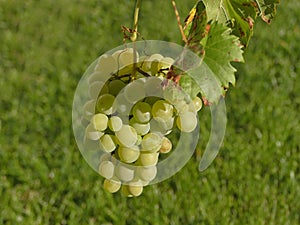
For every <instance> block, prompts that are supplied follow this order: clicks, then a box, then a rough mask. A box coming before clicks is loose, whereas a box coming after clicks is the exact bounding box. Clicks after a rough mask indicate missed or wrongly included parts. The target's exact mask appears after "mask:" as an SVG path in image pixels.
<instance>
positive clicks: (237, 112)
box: [0, 0, 300, 225]
mask: <svg viewBox="0 0 300 225" xmlns="http://www.w3.org/2000/svg"><path fill="white" fill-rule="evenodd" d="M193 3H194V0H187V1H178V8H179V10H180V13H181V14H182V15H186V14H187V13H188V10H189V8H191V7H192V5H193ZM133 5H134V1H127V0H114V1H111V0H101V1H95V0H89V1H83V0H77V1H74V0H63V1H51V0H43V1H34V0H28V1H17V0H10V1H8V0H6V1H5V0H0V93H1V94H0V169H1V170H0V224H32V225H34V224H103V225H108V224H116V225H119V224H120V225H122V224H141V225H144V224H212V225H213V224H274V225H275V224H276V225H277V224H287V225H288V224H295V225H296V224H299V223H300V215H299V212H300V201H299V199H300V169H299V168H300V165H299V164H300V144H299V143H300V141H299V138H300V116H299V112H300V94H299V91H300V79H299V73H300V71H299V61H300V45H299V40H300V28H299V24H300V17H299V13H300V3H299V2H298V1H296V0H293V1H292V0H290V1H283V2H282V3H281V5H280V6H279V8H278V16H277V17H276V19H275V20H274V22H273V23H272V25H271V26H268V25H265V24H263V23H262V22H258V23H257V24H256V27H255V34H254V38H253V39H252V40H251V42H250V47H249V49H248V50H247V52H246V54H245V60H246V63H245V64H242V65H237V68H238V73H237V77H238V79H237V85H236V87H234V88H232V89H231V90H230V91H229V92H228V95H227V98H226V101H227V102H226V105H227V111H228V124H227V131H226V137H225V141H224V144H223V147H222V149H221V152H220V154H219V155H218V157H217V159H216V160H215V161H214V163H213V164H212V165H211V166H210V167H209V169H208V170H206V171H205V172H203V173H199V172H198V171H197V166H198V163H199V158H198V155H200V154H201V152H202V150H203V147H204V146H205V145H204V143H201V144H200V145H199V146H198V148H197V151H196V154H195V155H196V156H195V157H193V158H192V159H191V160H190V161H189V163H188V164H187V165H186V166H185V167H184V168H183V169H182V170H181V171H180V172H179V173H177V174H176V175H174V176H173V177H172V178H170V179H168V180H166V181H164V182H163V183H159V184H156V185H152V186H149V187H147V188H145V190H144V193H143V195H142V196H141V197H138V198H131V199H127V198H125V197H123V196H122V195H120V194H115V195H111V194H108V193H106V192H104V191H103V190H102V187H101V186H102V181H103V179H102V178H101V177H100V176H98V175H97V174H96V173H95V172H94V171H93V170H92V169H91V168H90V167H89V166H88V165H87V163H86V162H85V161H84V160H83V158H82V156H81V155H80V152H79V151H78V149H77V147H76V144H75V140H74V137H73V133H72V127H71V110H72V100H73V95H74V91H75V88H76V85H77V83H78V81H79V80H80V78H81V76H82V74H83V72H84V71H85V69H86V68H87V66H88V65H89V64H90V63H91V62H92V61H93V60H94V59H95V58H96V57H98V56H99V55H100V54H102V53H104V52H105V51H107V50H109V49H112V48H114V47H116V46H118V45H120V44H122V38H123V37H122V33H121V31H120V26H121V25H125V26H130V25H131V21H132V11H133ZM139 31H140V32H141V33H142V35H143V36H144V37H145V38H146V39H161V40H166V41H173V42H177V43H179V42H180V35H179V31H178V28H177V22H176V20H175V17H174V14H173V10H172V7H171V4H170V2H169V1H159V0H153V1H149V0H148V1H144V2H143V5H142V9H141V18H140V30H139ZM203 114H204V115H203V120H205V118H208V119H209V117H206V116H205V114H208V112H207V110H206V111H205V110H204V112H203ZM204 123H205V121H204ZM205 135H206V134H205V132H204V137H205Z"/></svg>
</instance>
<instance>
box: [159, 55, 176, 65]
mask: <svg viewBox="0 0 300 225" xmlns="http://www.w3.org/2000/svg"><path fill="white" fill-rule="evenodd" d="M159 63H160V67H161V68H170V66H171V65H172V64H173V63H174V59H172V58H170V57H164V58H162V59H161V60H160V61H159Z"/></svg>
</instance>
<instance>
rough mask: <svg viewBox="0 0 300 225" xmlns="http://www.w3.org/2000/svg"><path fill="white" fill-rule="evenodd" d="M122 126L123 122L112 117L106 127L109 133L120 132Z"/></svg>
mask: <svg viewBox="0 0 300 225" xmlns="http://www.w3.org/2000/svg"><path fill="white" fill-rule="evenodd" d="M122 126H123V122H122V119H121V118H120V117H118V116H112V117H110V119H109V121H108V127H109V129H110V130H111V131H114V132H116V131H119V130H121V128H122Z"/></svg>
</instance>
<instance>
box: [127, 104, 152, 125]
mask: <svg viewBox="0 0 300 225" xmlns="http://www.w3.org/2000/svg"><path fill="white" fill-rule="evenodd" d="M132 114H133V116H134V118H135V119H136V121H138V122H140V123H147V122H149V121H150V119H151V106H150V105H149V104H148V103H146V102H138V103H136V104H135V105H134V107H133V109H132Z"/></svg>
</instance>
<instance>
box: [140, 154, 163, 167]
mask: <svg viewBox="0 0 300 225" xmlns="http://www.w3.org/2000/svg"><path fill="white" fill-rule="evenodd" d="M158 156H159V153H157V152H141V154H140V156H139V159H138V162H139V164H140V165H142V166H152V165H156V164H157V162H158Z"/></svg>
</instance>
